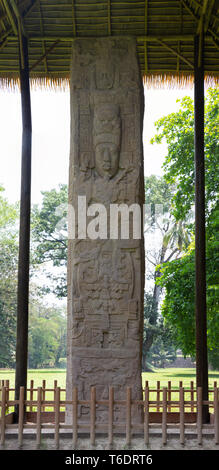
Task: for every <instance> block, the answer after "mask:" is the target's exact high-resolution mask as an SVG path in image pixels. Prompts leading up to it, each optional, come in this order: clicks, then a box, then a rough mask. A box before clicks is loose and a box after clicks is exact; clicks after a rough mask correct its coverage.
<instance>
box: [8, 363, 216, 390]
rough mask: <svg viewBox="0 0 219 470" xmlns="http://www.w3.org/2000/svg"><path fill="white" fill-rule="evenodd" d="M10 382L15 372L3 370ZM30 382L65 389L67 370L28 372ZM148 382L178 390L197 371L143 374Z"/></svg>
mask: <svg viewBox="0 0 219 470" xmlns="http://www.w3.org/2000/svg"><path fill="white" fill-rule="evenodd" d="M2 379H4V380H7V379H9V380H10V387H13V386H14V379H15V372H14V370H8V369H1V370H0V380H2ZM30 380H34V387H37V386H38V387H39V386H41V385H42V380H46V386H47V387H48V388H53V384H54V380H57V382H58V386H59V387H61V388H65V380H66V370H65V369H37V370H28V386H29V383H30ZM146 380H148V382H149V387H155V385H156V384H157V381H158V380H159V381H160V385H161V387H164V386H167V383H168V381H169V380H171V383H172V386H173V387H174V388H175V387H176V388H178V385H179V381H180V380H182V381H183V386H184V387H188V386H190V382H191V380H194V382H195V369H189V368H188V369H173V368H169V369H168V368H167V369H156V370H155V372H143V373H142V384H143V386H144V384H145V381H146ZM214 381H217V382H218V384H219V371H210V372H209V386H210V387H212V386H213V383H214Z"/></svg>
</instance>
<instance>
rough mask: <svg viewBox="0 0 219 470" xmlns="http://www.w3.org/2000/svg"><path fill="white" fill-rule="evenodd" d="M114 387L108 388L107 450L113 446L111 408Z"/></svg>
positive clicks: (112, 405)
mask: <svg viewBox="0 0 219 470" xmlns="http://www.w3.org/2000/svg"><path fill="white" fill-rule="evenodd" d="M113 402H114V387H109V426H108V444H109V448H111V447H112V445H113V407H114V404H113Z"/></svg>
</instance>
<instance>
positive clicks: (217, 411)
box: [214, 386, 219, 444]
mask: <svg viewBox="0 0 219 470" xmlns="http://www.w3.org/2000/svg"><path fill="white" fill-rule="evenodd" d="M218 392H219V389H218V388H217V386H216V387H214V438H215V444H219V401H218Z"/></svg>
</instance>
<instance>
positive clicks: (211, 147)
mask: <svg viewBox="0 0 219 470" xmlns="http://www.w3.org/2000/svg"><path fill="white" fill-rule="evenodd" d="M205 110H206V111H205V165H206V172H205V176H206V178H205V189H206V271H207V273H206V281H207V328H208V330H207V335H208V349H209V358H210V360H211V358H212V361H213V360H214V365H215V362H217V364H218V367H219V349H218V339H219V317H218V311H219V309H218V300H219V297H218V293H219V290H218V280H219V279H218V245H219V243H218V242H219V239H218V214H219V206H218V199H217V197H218V189H219V179H218V174H219V172H218V169H219V168H218V167H219V158H218V157H219V125H218V124H219V113H218V110H219V90H218V89H210V90H209V91H208V93H207V96H206V102H205ZM157 130H158V134H157V135H156V136H155V138H154V139H153V141H156V142H161V141H162V140H163V139H164V138H165V140H166V142H167V144H168V155H167V156H166V158H165V162H164V171H165V174H164V178H165V180H166V181H167V182H168V183H169V184H174V185H175V187H176V192H175V194H174V196H173V198H172V201H171V202H172V209H171V210H172V213H173V215H174V217H175V218H176V220H179V219H180V218H182V217H183V218H184V219H186V216H187V215H188V213H189V211H190V210H191V208H192V205H193V204H194V118H193V103H192V100H191V99H190V98H184V99H183V100H182V103H181V109H180V110H179V111H178V112H176V113H172V114H170V115H168V116H166V117H164V118H162V119H161V120H159V121H158V122H157ZM190 229H191V225H190ZM192 230H194V226H193V227H192ZM157 269H158V270H159V272H161V274H162V276H160V277H159V279H158V280H157V282H158V284H159V285H160V286H161V287H162V288H165V299H164V301H163V305H162V314H163V316H164V318H165V320H166V322H167V323H168V324H170V325H171V327H172V328H173V329H174V331H175V338H176V341H177V343H178V345H179V347H180V348H181V349H182V351H183V353H184V354H185V355H186V354H190V355H192V356H194V355H195V315H194V311H195V309H194V305H195V297H194V295H195V294H194V292H195V289H194V286H195V245H194V241H193V242H192V243H191V244H190V246H189V248H188V250H187V251H186V252H185V253H184V254H183V256H181V258H180V259H177V260H172V261H171V262H168V263H163V265H162V266H158V267H157ZM213 358H214V359H213Z"/></svg>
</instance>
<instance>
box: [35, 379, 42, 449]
mask: <svg viewBox="0 0 219 470" xmlns="http://www.w3.org/2000/svg"><path fill="white" fill-rule="evenodd" d="M41 400H42V388H41V387H38V389H37V423H36V444H37V448H39V447H40V443H41Z"/></svg>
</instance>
